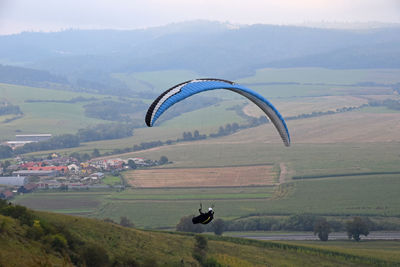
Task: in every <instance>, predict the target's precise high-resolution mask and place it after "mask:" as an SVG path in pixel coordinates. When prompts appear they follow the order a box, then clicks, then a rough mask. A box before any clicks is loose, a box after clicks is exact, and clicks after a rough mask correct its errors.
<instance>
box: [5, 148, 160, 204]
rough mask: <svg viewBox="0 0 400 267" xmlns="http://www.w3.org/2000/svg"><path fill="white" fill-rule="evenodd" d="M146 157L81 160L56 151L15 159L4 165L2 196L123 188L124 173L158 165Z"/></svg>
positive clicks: (7, 197)
mask: <svg viewBox="0 0 400 267" xmlns="http://www.w3.org/2000/svg"><path fill="white" fill-rule="evenodd" d="M158 164H159V162H158V161H154V160H150V159H145V158H127V159H120V158H95V159H91V160H88V161H85V162H79V161H78V160H77V159H76V158H73V157H62V156H60V155H59V154H57V153H52V154H51V155H49V156H48V157H47V158H46V159H34V160H32V158H30V159H29V160H25V159H23V158H21V157H16V158H15V164H10V165H9V166H1V167H0V198H2V199H12V198H13V197H14V196H15V195H16V194H25V193H31V192H33V191H35V190H56V191H68V190H90V189H92V190H93V189H112V188H116V189H123V188H124V182H123V179H122V178H121V177H120V172H121V171H124V170H129V169H136V168H146V167H151V166H156V165H158ZM107 176H113V177H119V179H121V182H120V183H116V184H107V183H104V180H105V178H106V177H107Z"/></svg>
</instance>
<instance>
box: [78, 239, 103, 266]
mask: <svg viewBox="0 0 400 267" xmlns="http://www.w3.org/2000/svg"><path fill="white" fill-rule="evenodd" d="M82 259H83V261H84V262H85V264H86V266H87V267H101V266H108V265H109V257H108V254H107V251H106V250H105V249H104V248H103V247H101V246H99V245H96V244H88V245H86V246H85V247H84V248H83V250H82Z"/></svg>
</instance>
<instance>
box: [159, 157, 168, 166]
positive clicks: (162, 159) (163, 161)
mask: <svg viewBox="0 0 400 267" xmlns="http://www.w3.org/2000/svg"><path fill="white" fill-rule="evenodd" d="M158 162H159V163H160V164H166V163H168V158H167V157H166V156H161V157H160V160H159V161H158Z"/></svg>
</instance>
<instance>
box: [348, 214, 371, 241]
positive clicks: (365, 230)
mask: <svg viewBox="0 0 400 267" xmlns="http://www.w3.org/2000/svg"><path fill="white" fill-rule="evenodd" d="M346 230H347V235H348V237H349V239H351V238H353V239H354V240H355V241H360V239H361V238H360V235H365V236H367V235H368V234H369V227H368V224H367V222H365V221H364V220H363V219H361V218H360V217H354V218H353V221H348V222H346Z"/></svg>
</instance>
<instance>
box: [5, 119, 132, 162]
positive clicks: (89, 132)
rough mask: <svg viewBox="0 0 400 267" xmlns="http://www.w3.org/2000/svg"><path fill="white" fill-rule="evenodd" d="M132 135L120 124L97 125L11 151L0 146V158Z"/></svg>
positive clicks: (127, 125)
mask: <svg viewBox="0 0 400 267" xmlns="http://www.w3.org/2000/svg"><path fill="white" fill-rule="evenodd" d="M132 135H133V126H132V125H129V124H122V123H112V124H98V125H96V126H94V127H88V128H85V129H79V130H78V133H76V134H62V135H58V136H54V137H52V138H50V139H49V140H46V141H41V142H33V143H28V144H25V145H24V146H22V147H18V148H16V149H15V150H12V149H11V148H10V147H8V146H3V145H0V158H10V157H13V156H15V155H19V154H25V153H30V152H36V151H43V150H52V149H63V148H72V147H78V146H79V145H80V143H81V142H90V141H99V140H109V139H119V138H124V137H129V136H132Z"/></svg>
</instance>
